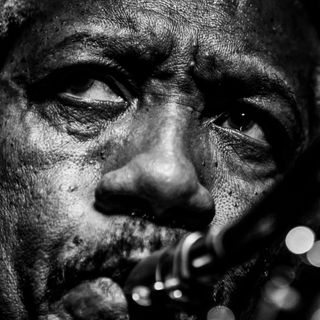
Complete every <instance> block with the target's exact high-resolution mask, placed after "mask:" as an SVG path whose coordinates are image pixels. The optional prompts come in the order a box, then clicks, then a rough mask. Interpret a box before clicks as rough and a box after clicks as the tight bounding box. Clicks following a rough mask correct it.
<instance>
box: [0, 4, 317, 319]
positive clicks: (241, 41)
mask: <svg viewBox="0 0 320 320" xmlns="http://www.w3.org/2000/svg"><path fill="white" fill-rule="evenodd" d="M37 6H38V8H36V9H35V10H33V11H30V12H33V15H32V17H30V18H29V19H27V22H26V23H25V24H24V25H23V29H21V30H19V32H17V35H16V36H15V37H14V38H12V39H11V40H12V46H11V49H10V53H9V54H8V55H7V57H6V59H5V60H4V64H3V68H2V70H1V88H0V99H1V108H0V110H1V111H0V112H1V118H0V119H1V120H0V124H1V137H0V141H1V144H0V146H1V149H0V157H1V159H0V161H1V166H2V170H1V173H0V180H1V181H2V183H1V194H0V206H1V215H0V217H1V230H2V232H1V236H0V237H1V238H0V239H1V243H2V244H1V246H0V248H1V252H2V253H1V254H2V260H0V265H1V268H2V270H3V272H2V275H1V277H0V288H1V292H0V295H1V299H0V300H1V301H3V303H1V306H0V314H1V315H3V316H5V317H7V319H23V318H26V317H29V318H30V319H36V318H37V319H44V318H46V319H47V315H51V318H50V319H71V318H74V319H84V317H85V318H90V319H91V318H94V317H95V319H100V318H101V319H115V318H117V319H118V318H119V317H120V318H121V317H126V311H125V301H123V298H121V289H120V287H121V285H122V284H123V283H124V281H125V279H126V277H127V275H128V272H129V271H130V270H131V269H132V267H133V266H134V265H135V264H136V263H137V262H138V261H139V260H141V259H142V258H144V257H146V256H147V255H149V254H150V252H152V251H154V250H158V249H160V248H162V247H164V246H168V245H170V244H172V243H174V242H175V241H177V239H179V238H180V237H181V236H182V235H183V234H184V233H186V232H188V231H190V230H204V229H205V228H206V227H207V226H208V225H209V224H212V225H214V226H216V227H217V228H220V227H222V226H224V225H226V224H227V223H229V222H231V221H233V220H234V219H236V218H237V217H238V216H239V215H241V214H242V213H243V212H244V211H246V210H248V209H249V208H250V207H251V206H252V205H253V204H254V203H255V202H256V201H258V200H259V199H260V198H261V196H263V193H264V192H266V191H268V190H269V189H270V188H271V187H272V186H273V185H274V183H275V182H276V181H277V179H278V178H279V177H280V176H281V175H282V174H283V173H284V172H285V170H286V168H287V167H288V164H289V163H290V162H291V161H293V160H294V158H295V156H296V155H297V153H298V152H299V151H300V150H301V149H302V148H303V147H304V146H305V145H306V144H307V142H308V139H309V136H310V134H309V128H310V121H309V110H310V109H311V106H312V97H311V96H310V93H309V90H310V89H309V84H310V77H311V74H312V67H313V63H314V52H313V45H312V43H313V42H314V39H315V38H314V37H315V35H314V31H313V29H312V28H311V26H309V25H308V21H307V19H306V17H305V15H304V14H303V11H302V10H300V7H299V5H298V4H297V5H293V4H289V1H282V2H281V4H279V3H278V2H277V1H269V2H263V1H258V2H257V1H256V2H251V1H239V2H238V1H215V2H212V3H211V2H209V3H206V4H204V3H202V2H198V1H181V2H176V1H157V2H155V1H144V2H141V1H129V0H128V1H119V2H118V1H70V2H62V1H58V2H54V3H51V2H49V1H48V2H44V3H41V4H37ZM295 6H297V7H295ZM297 22H299V23H297ZM248 272H249V268H242V267H239V269H238V270H236V271H234V272H232V273H230V275H228V277H227V278H226V279H221V282H219V283H218V284H217V288H215V291H214V293H213V301H212V303H213V304H218V303H220V304H222V303H225V304H226V303H231V304H235V305H236V306H237V307H235V309H236V310H238V309H239V308H238V306H240V305H243V301H245V300H246V299H247V295H250V294H249V292H250V290H249V288H248V283H246V282H245V279H246V278H245V275H246V274H247V273H248ZM115 283H117V285H116V284H115ZM240 283H246V285H247V292H246V294H243V292H241V290H239V287H238V288H237V286H238V285H240ZM119 286H120V287H119ZM235 292H236V293H235ZM239 292H241V294H240V295H242V297H241V299H240V298H239V295H238V294H239ZM119 297H120V298H119ZM234 301H237V302H236V303H235V302H234ZM84 305H85V306H87V307H83V306H84ZM237 308H238V309H237ZM83 312H84V313H83ZM238 312H239V313H240V312H241V310H238Z"/></svg>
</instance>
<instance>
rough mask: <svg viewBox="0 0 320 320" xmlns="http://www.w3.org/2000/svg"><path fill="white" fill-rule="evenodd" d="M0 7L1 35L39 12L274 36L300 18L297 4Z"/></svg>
mask: <svg viewBox="0 0 320 320" xmlns="http://www.w3.org/2000/svg"><path fill="white" fill-rule="evenodd" d="M0 9H1V10H0V18H1V19H0V32H1V34H3V33H5V32H7V31H8V27H9V26H10V25H11V24H12V25H17V24H19V23H21V22H23V21H24V20H27V19H28V18H30V17H31V18H32V16H34V15H36V14H37V13H39V12H41V13H42V14H50V13H52V14H57V13H58V12H59V13H60V15H62V16H67V17H71V16H73V17H74V18H76V17H79V16H80V17H82V18H83V19H86V16H90V13H91V14H92V13H94V15H95V16H96V17H97V19H98V18H99V14H100V15H101V18H102V19H104V20H108V19H110V20H113V21H116V22H118V23H124V24H130V23H131V24H132V27H136V25H135V23H134V22H139V23H140V24H141V21H138V20H139V19H138V17H137V16H139V13H140V16H141V15H144V16H145V18H146V19H145V22H147V20H148V18H151V19H152V16H154V15H155V14H158V16H162V17H163V19H166V20H168V21H169V20H170V21H172V22H176V23H179V24H180V25H184V24H188V26H189V27H190V28H200V29H206V28H208V29H212V28H215V29H220V31H221V32H223V31H224V32H226V31H232V32H236V31H238V32H243V31H244V30H246V31H248V30H251V31H254V29H256V28H257V27H258V26H259V28H261V29H262V30H263V31H264V32H273V34H275V33H277V32H279V31H280V29H281V28H285V29H287V30H289V29H290V27H291V29H299V28H296V27H295V28H293V27H294V26H296V22H297V20H299V21H300V24H301V21H303V16H304V14H303V10H302V5H301V3H300V2H299V1H292V0H282V1H277V0H268V1H263V0H211V1H208V0H206V1H204V0H202V1H200V0H160V1H159V0H90V1H84V0H80V1H78V0H71V1H62V0H56V1H53V0H43V1H40V0H0ZM68 10H69V11H68ZM133 16H136V19H137V21H134V17H133ZM90 19H91V18H90ZM291 31H293V30H291ZM260 32H261V30H260ZM282 36H283V34H282Z"/></svg>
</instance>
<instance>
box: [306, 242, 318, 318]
mask: <svg viewBox="0 0 320 320" xmlns="http://www.w3.org/2000/svg"><path fill="white" fill-rule="evenodd" d="M307 260H308V262H309V263H310V264H311V265H313V266H314V267H318V268H320V241H316V242H315V243H314V245H313V247H312V248H311V249H310V250H309V251H308V252H307ZM319 320H320V318H319Z"/></svg>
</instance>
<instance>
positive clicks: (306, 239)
mask: <svg viewBox="0 0 320 320" xmlns="http://www.w3.org/2000/svg"><path fill="white" fill-rule="evenodd" d="M314 241H315V234H314V232H313V231H312V230H311V229H310V228H308V227H304V226H299V227H296V228H293V229H291V230H290V231H289V232H288V234H287V236H286V240H285V243H286V246H287V248H288V250H289V251H291V252H292V253H294V254H303V253H306V252H308V251H309V250H310V249H311V248H312V246H313V244H314Z"/></svg>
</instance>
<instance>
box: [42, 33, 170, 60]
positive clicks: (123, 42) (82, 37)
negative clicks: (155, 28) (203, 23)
mask: <svg viewBox="0 0 320 320" xmlns="http://www.w3.org/2000/svg"><path fill="white" fill-rule="evenodd" d="M158 42H161V46H160V43H158ZM75 45H78V46H79V45H80V47H81V48H82V47H89V48H90V50H91V51H92V50H94V49H97V51H98V53H99V56H100V57H102V58H103V57H105V58H109V59H113V60H115V61H119V62H121V63H126V62H127V61H126V59H128V57H130V58H131V59H134V60H136V61H138V60H139V61H141V62H145V63H148V64H154V65H156V64H159V63H161V62H162V61H164V60H166V59H167V57H168V56H169V55H170V52H171V50H172V46H173V43H172V42H171V41H170V39H169V38H168V39H167V41H166V42H165V43H163V41H162V39H161V38H160V39H156V38H154V37H153V40H152V41H150V39H149V38H148V37H146V36H145V35H141V34H134V31H133V30H128V29H127V30H126V29H121V33H120V34H119V33H117V34H108V33H91V32H90V31H81V32H77V33H74V34H71V35H69V36H66V37H64V38H63V39H62V40H61V41H59V42H57V43H55V44H53V45H52V46H51V47H49V48H46V49H44V50H43V51H41V52H39V54H40V55H41V56H50V55H54V54H55V53H56V52H57V51H59V50H61V49H63V50H65V49H66V48H68V47H74V46H75ZM127 63H128V62H127Z"/></svg>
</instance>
